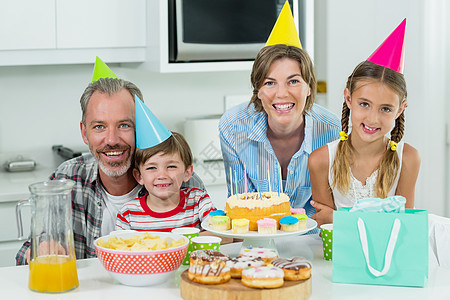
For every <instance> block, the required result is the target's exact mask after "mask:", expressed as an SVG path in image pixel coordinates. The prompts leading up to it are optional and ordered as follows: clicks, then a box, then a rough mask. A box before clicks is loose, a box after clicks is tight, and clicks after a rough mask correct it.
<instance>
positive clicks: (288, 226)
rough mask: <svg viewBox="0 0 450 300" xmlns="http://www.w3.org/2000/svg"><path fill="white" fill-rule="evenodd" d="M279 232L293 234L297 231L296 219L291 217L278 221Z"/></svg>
mask: <svg viewBox="0 0 450 300" xmlns="http://www.w3.org/2000/svg"><path fill="white" fill-rule="evenodd" d="M280 225H281V231H286V232H294V231H298V219H297V218H296V217H292V216H286V217H282V218H281V219H280Z"/></svg>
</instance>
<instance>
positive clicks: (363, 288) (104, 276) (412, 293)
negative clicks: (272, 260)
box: [0, 235, 450, 300]
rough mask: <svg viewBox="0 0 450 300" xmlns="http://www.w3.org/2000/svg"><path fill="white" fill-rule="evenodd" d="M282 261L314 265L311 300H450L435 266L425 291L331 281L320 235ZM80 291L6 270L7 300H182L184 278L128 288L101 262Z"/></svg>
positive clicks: (0, 275) (0, 287)
mask: <svg viewBox="0 0 450 300" xmlns="http://www.w3.org/2000/svg"><path fill="white" fill-rule="evenodd" d="M275 243H276V245H277V248H278V251H279V253H280V256H282V257H290V256H296V255H297V256H304V257H306V258H307V259H308V260H310V261H311V262H312V264H313V269H312V295H311V298H310V299H320V300H322V299H346V300H348V299H358V300H359V299H383V300H389V299H393V300H394V299H395V300H400V299H408V300H410V299H420V300H423V299H433V300H436V299H450V270H448V269H444V268H440V267H431V268H430V273H429V279H428V283H427V285H426V286H425V287H424V288H407V287H390V286H371V285H356V284H339V283H333V282H332V281H331V272H332V270H331V269H332V268H331V266H332V263H331V261H325V260H324V259H323V254H322V242H321V239H320V238H319V237H318V236H317V235H309V236H297V237H289V238H280V239H276V240H275ZM240 246H241V243H237V244H230V245H224V246H222V247H221V251H222V252H224V253H226V254H229V255H232V256H233V255H236V254H237V253H238V251H239V249H240ZM77 267H78V278H79V281H80V286H79V287H78V288H77V289H75V290H73V291H71V292H68V293H62V294H54V295H53V294H40V293H36V292H32V291H30V290H29V289H28V267H27V266H21V267H6V268H0V295H1V297H0V298H1V299H77V300H78V299H79V300H81V299H121V300H123V299H131V300H140V299H164V300H171V299H181V297H180V290H179V274H180V273H181V272H182V271H184V270H185V269H186V267H182V268H180V270H179V271H178V274H177V275H178V276H175V278H172V279H171V280H169V281H168V282H166V283H164V284H162V285H159V286H152V287H129V286H124V285H121V284H119V283H118V282H116V281H115V280H114V279H112V278H111V277H110V276H109V274H108V273H107V272H106V271H105V270H104V269H103V267H102V266H101V264H100V262H99V261H98V260H97V259H85V260H79V261H78V262H77Z"/></svg>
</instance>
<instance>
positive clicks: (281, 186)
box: [278, 163, 283, 193]
mask: <svg viewBox="0 0 450 300" xmlns="http://www.w3.org/2000/svg"><path fill="white" fill-rule="evenodd" d="M278 171H279V172H280V184H279V187H280V192H281V193H283V177H282V174H281V165H280V163H278Z"/></svg>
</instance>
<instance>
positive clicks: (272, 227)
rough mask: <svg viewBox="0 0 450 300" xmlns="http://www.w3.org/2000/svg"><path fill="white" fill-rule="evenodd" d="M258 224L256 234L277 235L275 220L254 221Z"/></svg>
mask: <svg viewBox="0 0 450 300" xmlns="http://www.w3.org/2000/svg"><path fill="white" fill-rule="evenodd" d="M256 223H257V224H258V233H261V234H275V233H277V220H275V219H272V218H263V219H260V220H258V221H256Z"/></svg>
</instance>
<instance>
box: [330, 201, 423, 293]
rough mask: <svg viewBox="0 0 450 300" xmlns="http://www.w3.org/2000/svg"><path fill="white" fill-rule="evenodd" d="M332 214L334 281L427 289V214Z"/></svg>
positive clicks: (409, 212)
mask: <svg viewBox="0 0 450 300" xmlns="http://www.w3.org/2000/svg"><path fill="white" fill-rule="evenodd" d="M349 209H350V208H340V209H339V210H338V211H335V212H334V213H333V224H334V225H333V227H334V230H333V277H332V278H333V282H341V283H358V284H376V285H398V286H416V287H423V286H424V285H425V283H426V281H427V279H428V212H427V211H425V210H413V209H406V210H405V212H404V213H380V212H349Z"/></svg>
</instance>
